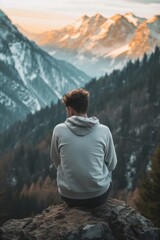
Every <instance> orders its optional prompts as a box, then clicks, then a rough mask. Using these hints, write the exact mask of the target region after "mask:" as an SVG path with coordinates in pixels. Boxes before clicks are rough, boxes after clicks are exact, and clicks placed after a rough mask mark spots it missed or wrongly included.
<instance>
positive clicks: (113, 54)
mask: <svg viewBox="0 0 160 240" xmlns="http://www.w3.org/2000/svg"><path fill="white" fill-rule="evenodd" d="M128 47H129V44H126V45H124V46H122V47H120V48H117V49H116V50H113V51H111V52H109V53H108V54H106V55H105V57H111V58H116V57H117V56H118V55H120V54H122V53H123V52H125V51H127V50H128Z"/></svg>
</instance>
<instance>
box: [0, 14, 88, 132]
mask: <svg viewBox="0 0 160 240" xmlns="http://www.w3.org/2000/svg"><path fill="white" fill-rule="evenodd" d="M89 79H90V78H89V76H88V75H86V74H85V73H84V72H82V71H80V70H78V69H77V68H75V67H74V66H73V65H71V64H69V63H67V62H65V61H61V60H56V59H55V58H53V57H52V56H51V55H49V54H48V53H47V52H45V51H44V50H42V49H41V48H40V47H39V46H37V45H36V44H35V43H34V42H31V41H29V40H28V39H27V38H26V37H25V36H24V35H22V34H21V33H20V32H19V31H18V29H17V28H16V27H15V26H14V25H13V24H12V23H11V21H10V20H9V19H8V17H7V16H6V15H5V14H4V13H3V12H2V11H0V121H1V127H0V131H2V130H3V129H5V128H7V127H8V126H9V125H10V124H11V123H12V122H14V121H15V120H17V119H21V118H23V117H25V116H26V114H27V113H29V112H32V113H33V112H35V111H37V110H40V109H41V108H42V107H44V106H46V105H49V104H50V103H51V102H57V100H58V98H60V97H61V96H62V95H63V94H64V93H65V92H66V91H69V90H71V89H73V88H77V87H79V86H83V85H85V83H86V82H88V81H89Z"/></svg>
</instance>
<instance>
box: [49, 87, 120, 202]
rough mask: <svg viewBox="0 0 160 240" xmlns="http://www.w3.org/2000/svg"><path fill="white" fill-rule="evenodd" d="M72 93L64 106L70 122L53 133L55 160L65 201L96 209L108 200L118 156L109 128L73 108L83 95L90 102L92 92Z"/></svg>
mask: <svg viewBox="0 0 160 240" xmlns="http://www.w3.org/2000/svg"><path fill="white" fill-rule="evenodd" d="M71 93H72V94H71ZM71 93H69V94H70V95H69V97H70V96H71V98H73V99H71V100H72V101H71V100H70V99H69V101H68V102H69V103H70V105H69V106H67V100H66V102H64V103H65V104H66V107H67V112H68V115H69V118H67V119H66V121H65V123H62V124H59V125H57V126H56V127H55V129H54V131H53V136H52V143H51V159H52V160H53V162H54V165H55V167H56V168H57V185H58V189H59V192H60V194H61V196H62V199H64V200H65V201H66V202H67V203H68V204H70V205H75V206H76V205H82V206H92V205H93V206H96V205H98V204H100V203H101V202H103V201H104V200H105V199H106V197H107V196H108V189H109V187H110V184H111V172H112V170H113V169H114V168H115V166H116V163H117V158H116V153H115V149H114V144H113V140H112V135H111V133H110V130H109V129H108V127H106V126H104V125H102V124H100V123H99V120H98V119H97V118H96V117H91V118H88V117H87V114H86V109H84V110H85V111H83V112H77V110H78V109H76V110H75V106H74V105H73V106H72V102H74V101H77V99H78V96H79V95H80V97H81V98H83V94H85V98H86V94H88V92H86V91H85V90H83V89H78V90H74V91H72V92H71ZM76 95H77V98H76ZM66 96H67V95H66ZM69 97H68V98H69ZM87 97H88V95H87ZM75 99H76V100H75ZM85 101H86V99H85ZM81 102H82V103H83V101H82V99H81ZM86 105H87V106H88V102H87V104H86ZM73 107H74V108H73Z"/></svg>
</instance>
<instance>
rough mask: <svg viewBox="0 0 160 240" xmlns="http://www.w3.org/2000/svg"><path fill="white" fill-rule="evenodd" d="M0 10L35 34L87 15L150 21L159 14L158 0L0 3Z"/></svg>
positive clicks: (67, 0) (50, 0) (37, 0)
mask: <svg viewBox="0 0 160 240" xmlns="http://www.w3.org/2000/svg"><path fill="white" fill-rule="evenodd" d="M1 9H2V10H3V11H4V12H5V13H6V14H7V15H8V17H9V18H10V19H11V20H12V22H13V23H14V24H19V25H20V26H22V27H23V28H24V29H26V30H27V31H30V32H34V33H39V32H44V31H47V30H51V29H55V28H61V27H63V26H66V25H67V24H71V23H72V22H74V21H75V19H77V18H79V17H80V16H82V15H84V14H87V15H89V16H92V15H94V14H96V13H100V14H102V15H103V16H105V17H110V16H112V15H114V14H117V13H120V14H124V13H127V12H133V13H134V14H135V15H137V16H139V17H145V18H151V17H153V16H154V15H157V14H160V0H147V1H146V0H140V1H138V0H116V1H111V0H99V1H96V0H88V1H86V0H58V1H53V0H46V1H43V0H34V1H32V0H27V1H20V0H14V1H13V0H1Z"/></svg>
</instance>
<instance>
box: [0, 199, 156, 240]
mask: <svg viewBox="0 0 160 240" xmlns="http://www.w3.org/2000/svg"><path fill="white" fill-rule="evenodd" d="M159 233H160V230H159V229H157V228H154V226H153V224H152V223H151V221H150V220H148V219H146V218H145V217H143V216H142V215H141V214H140V213H138V212H137V211H136V210H135V209H133V208H131V207H129V206H128V205H126V204H125V202H123V201H118V200H115V199H111V198H109V199H108V200H107V201H106V203H105V204H103V205H101V206H99V207H97V208H92V209H86V208H71V207H68V206H67V205H66V204H65V203H63V204H60V205H57V206H50V207H49V208H47V209H46V210H44V211H43V212H42V213H41V214H38V215H36V216H34V217H33V218H32V217H30V218H24V219H11V220H8V221H7V222H5V223H4V224H3V226H1V228H0V239H1V240H51V239H52V240H53V239H54V240H89V239H94V240H98V239H99V240H103V239H104V240H105V239H106V240H126V239H127V240H138V239H140V240H159Z"/></svg>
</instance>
